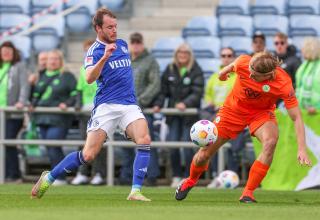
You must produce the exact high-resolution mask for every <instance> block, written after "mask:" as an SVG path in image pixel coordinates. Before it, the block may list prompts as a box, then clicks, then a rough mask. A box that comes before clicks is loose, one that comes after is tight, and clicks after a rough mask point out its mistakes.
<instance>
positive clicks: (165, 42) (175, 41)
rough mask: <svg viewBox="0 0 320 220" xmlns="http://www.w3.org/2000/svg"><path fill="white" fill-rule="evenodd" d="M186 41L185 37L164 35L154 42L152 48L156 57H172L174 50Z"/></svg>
mask: <svg viewBox="0 0 320 220" xmlns="http://www.w3.org/2000/svg"><path fill="white" fill-rule="evenodd" d="M182 43H184V39H183V38H181V37H164V38H160V39H159V40H157V41H156V43H155V44H154V47H153V49H152V50H151V52H152V54H153V56H154V57H156V58H159V57H162V58H172V57H173V54H174V51H175V50H176V48H177V47H178V46H180V45H181V44H182Z"/></svg>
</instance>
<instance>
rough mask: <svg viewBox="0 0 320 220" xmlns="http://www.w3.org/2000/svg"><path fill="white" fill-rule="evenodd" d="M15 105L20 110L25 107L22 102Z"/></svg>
mask: <svg viewBox="0 0 320 220" xmlns="http://www.w3.org/2000/svg"><path fill="white" fill-rule="evenodd" d="M14 106H15V107H16V108H17V109H19V110H21V109H23V107H24V105H23V103H22V102H17V103H16V104H15V105H14Z"/></svg>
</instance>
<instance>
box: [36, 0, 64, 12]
mask: <svg viewBox="0 0 320 220" xmlns="http://www.w3.org/2000/svg"><path fill="white" fill-rule="evenodd" d="M52 5H56V6H57V7H56V8H55V9H54V10H52V11H51V12H50V13H51V14H56V13H59V12H60V11H62V8H63V2H62V1H57V0H31V13H32V14H35V13H38V12H40V11H42V10H44V9H46V8H49V7H50V6H52Z"/></svg>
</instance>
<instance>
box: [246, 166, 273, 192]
mask: <svg viewBox="0 0 320 220" xmlns="http://www.w3.org/2000/svg"><path fill="white" fill-rule="evenodd" d="M268 170H269V165H267V164H263V163H261V162H260V161H258V160H255V161H254V163H253V164H252V166H251V168H250V172H249V178H248V181H247V184H246V187H245V188H244V191H243V193H242V196H249V197H253V191H254V190H255V189H256V188H258V187H259V185H260V183H261V182H262V180H263V179H264V177H265V176H266V175H267V172H268Z"/></svg>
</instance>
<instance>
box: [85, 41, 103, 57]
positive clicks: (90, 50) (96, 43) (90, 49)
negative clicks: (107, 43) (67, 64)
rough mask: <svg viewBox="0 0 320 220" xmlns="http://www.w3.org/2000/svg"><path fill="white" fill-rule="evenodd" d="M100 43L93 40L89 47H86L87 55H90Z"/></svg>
mask: <svg viewBox="0 0 320 220" xmlns="http://www.w3.org/2000/svg"><path fill="white" fill-rule="evenodd" d="M99 45H100V44H99V43H98V42H94V43H93V44H92V45H91V47H90V48H89V49H88V52H87V56H92V55H93V51H94V49H96V48H97V47H98V46H99Z"/></svg>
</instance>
